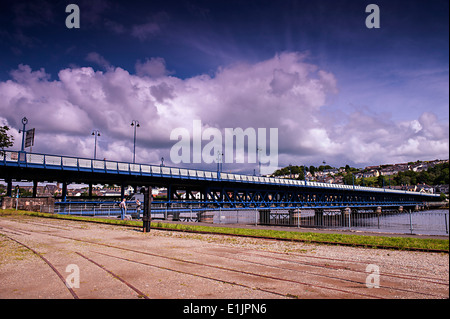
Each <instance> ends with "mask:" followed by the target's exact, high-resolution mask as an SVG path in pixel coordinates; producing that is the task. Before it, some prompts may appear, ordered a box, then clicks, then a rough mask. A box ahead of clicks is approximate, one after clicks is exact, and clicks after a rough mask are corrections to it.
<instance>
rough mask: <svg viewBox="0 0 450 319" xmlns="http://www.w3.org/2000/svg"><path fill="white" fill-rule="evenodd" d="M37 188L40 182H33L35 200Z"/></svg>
mask: <svg viewBox="0 0 450 319" xmlns="http://www.w3.org/2000/svg"><path fill="white" fill-rule="evenodd" d="M37 186H38V181H36V180H34V181H33V198H36V197H37Z"/></svg>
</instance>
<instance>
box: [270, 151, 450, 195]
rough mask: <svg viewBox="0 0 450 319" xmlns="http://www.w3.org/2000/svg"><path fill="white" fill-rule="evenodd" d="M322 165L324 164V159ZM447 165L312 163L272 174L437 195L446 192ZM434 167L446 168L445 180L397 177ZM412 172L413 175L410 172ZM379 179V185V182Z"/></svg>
mask: <svg viewBox="0 0 450 319" xmlns="http://www.w3.org/2000/svg"><path fill="white" fill-rule="evenodd" d="M324 164H326V163H325V162H324ZM448 164H449V160H448V159H447V160H438V159H437V160H432V161H416V162H408V163H398V164H383V165H376V166H367V167H365V168H361V169H358V168H353V167H349V166H348V165H347V166H345V167H340V168H335V167H331V166H329V165H321V166H319V167H318V168H316V167H314V166H310V167H307V166H306V167H303V166H300V167H299V166H292V165H290V166H287V167H285V168H283V169H280V170H277V171H275V172H274V173H273V174H272V175H270V176H273V177H278V178H291V179H301V180H306V181H316V182H321V183H329V184H347V185H348V184H355V185H362V186H375V187H387V188H391V189H397V190H409V191H417V192H425V193H433V194H439V193H444V194H448V193H449V184H448ZM437 166H440V167H446V169H447V171H446V173H444V175H447V179H446V180H445V179H444V183H442V184H441V183H431V184H433V185H429V184H427V183H421V182H420V181H419V182H414V179H408V178H400V176H401V177H405V176H406V177H407V176H408V175H413V176H414V175H415V176H423V175H427V174H428V170H431V169H433V168H435V167H437ZM414 173H416V174H414ZM420 173H422V174H420ZM380 181H381V185H380Z"/></svg>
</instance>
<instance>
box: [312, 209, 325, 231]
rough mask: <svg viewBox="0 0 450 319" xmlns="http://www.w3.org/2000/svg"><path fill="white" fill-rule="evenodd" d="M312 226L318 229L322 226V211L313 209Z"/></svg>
mask: <svg viewBox="0 0 450 319" xmlns="http://www.w3.org/2000/svg"><path fill="white" fill-rule="evenodd" d="M314 225H315V226H318V227H322V226H323V209H321V208H316V209H314Z"/></svg>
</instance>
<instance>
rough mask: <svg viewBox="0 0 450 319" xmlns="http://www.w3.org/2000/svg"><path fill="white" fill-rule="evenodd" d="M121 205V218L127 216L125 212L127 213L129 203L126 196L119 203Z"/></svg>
mask: <svg viewBox="0 0 450 319" xmlns="http://www.w3.org/2000/svg"><path fill="white" fill-rule="evenodd" d="M119 207H120V219H122V220H123V219H124V218H125V214H126V213H127V203H126V202H125V198H123V199H122V201H121V202H120V204H119Z"/></svg>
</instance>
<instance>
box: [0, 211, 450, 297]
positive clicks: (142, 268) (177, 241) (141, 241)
mask: <svg viewBox="0 0 450 319" xmlns="http://www.w3.org/2000/svg"><path fill="white" fill-rule="evenodd" d="M14 240H16V241H18V242H20V243H22V244H25V245H27V246H28V247H29V248H32V249H33V250H35V251H36V252H38V253H39V254H41V255H42V256H43V257H44V258H46V260H47V261H48V262H50V263H51V264H52V265H53V266H54V268H55V269H56V270H57V271H58V272H59V273H60V277H61V276H62V277H63V279H64V278H65V279H66V280H68V278H71V279H73V278H74V277H73V276H72V277H70V276H71V275H74V274H75V272H71V271H70V269H69V270H68V268H67V267H68V266H69V265H75V266H76V267H77V268H78V269H79V277H78V278H79V287H72V288H73V291H74V292H75V294H76V296H77V297H79V298H105V299H109V298H127V299H128V298H164V299H167V298H169V299H172V298H183V299H184V298H188V299H191V298H219V299H228V298H233V299H234V298H257V299H260V298H263V299H266V298H339V299H341V298H343V299H344V298H345V299H349V298H350V299H354V298H389V299H393V298H409V299H410V298H414V299H417V298H420V299H422V298H432V299H435V298H448V297H449V255H448V254H438V253H424V252H407V251H393V250H382V249H363V248H353V247H343V246H327V245H315V244H305V243H293V242H281V241H275V240H264V239H251V238H239V237H229V236H221V235H204V234H190V233H179V232H170V231H157V230H152V231H151V232H150V233H147V234H144V233H142V232H141V230H140V229H135V228H126V227H120V226H112V225H101V224H91V223H83V222H78V221H67V220H52V219H44V218H37V217H30V216H2V217H0V298H19V299H20V298H73V295H71V293H70V291H69V289H68V288H67V287H66V285H65V284H64V282H63V280H62V279H61V278H60V277H58V275H57V274H56V273H55V271H54V270H52V269H51V268H50V266H49V265H48V264H46V263H45V262H44V261H43V260H42V258H40V257H39V256H37V255H36V254H34V253H33V252H31V251H30V250H29V249H27V248H25V247H24V246H23V245H21V244H19V243H18V242H16V241H14ZM368 265H374V266H371V267H372V268H370V267H369V268H367V267H368ZM119 278H120V279H119ZM378 279H379V280H378ZM70 282H73V283H75V282H76V280H73V281H70ZM367 283H369V286H370V284H374V285H375V286H377V284H378V285H379V288H368V286H367ZM69 286H70V285H69Z"/></svg>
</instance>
